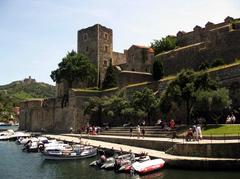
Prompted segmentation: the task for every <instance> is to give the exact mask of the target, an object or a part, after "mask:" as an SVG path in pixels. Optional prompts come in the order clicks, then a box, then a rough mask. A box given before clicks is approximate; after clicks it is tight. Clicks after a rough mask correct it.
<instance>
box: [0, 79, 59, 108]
mask: <svg viewBox="0 0 240 179" xmlns="http://www.w3.org/2000/svg"><path fill="white" fill-rule="evenodd" d="M54 94H55V87H54V86H52V85H49V84H46V83H38V82H35V81H34V82H24V81H15V82H12V83H10V84H7V85H3V86H0V105H2V106H4V108H11V106H14V105H18V103H19V102H20V101H23V100H27V99H32V98H51V97H54ZM0 107H1V106H0Z"/></svg>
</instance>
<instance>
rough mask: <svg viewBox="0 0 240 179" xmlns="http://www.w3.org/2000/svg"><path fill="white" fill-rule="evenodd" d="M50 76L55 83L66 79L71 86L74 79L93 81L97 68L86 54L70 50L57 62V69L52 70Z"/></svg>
mask: <svg viewBox="0 0 240 179" xmlns="http://www.w3.org/2000/svg"><path fill="white" fill-rule="evenodd" d="M50 76H51V78H52V80H53V81H54V82H57V83H60V82H62V81H63V80H66V81H67V82H68V85H69V87H70V88H71V87H72V83H73V82H74V81H75V80H79V81H81V82H86V83H92V82H95V81H96V76H97V69H96V67H95V65H94V64H93V63H91V62H90V61H89V59H88V58H87V57H86V56H84V55H82V54H78V53H76V52H75V51H73V50H72V51H71V52H68V54H67V55H66V57H64V58H63V59H62V61H61V62H60V63H59V64H58V69H56V70H54V71H52V73H51V75H50Z"/></svg>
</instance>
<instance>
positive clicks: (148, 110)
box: [130, 88, 159, 124]
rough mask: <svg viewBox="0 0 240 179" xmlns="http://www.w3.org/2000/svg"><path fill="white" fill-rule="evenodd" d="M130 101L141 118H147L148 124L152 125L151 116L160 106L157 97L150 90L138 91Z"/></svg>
mask: <svg viewBox="0 0 240 179" xmlns="http://www.w3.org/2000/svg"><path fill="white" fill-rule="evenodd" d="M130 101H131V105H132V106H133V108H134V109H135V111H136V113H137V114H138V115H139V117H145V116H146V117H147V122H148V124H151V123H152V120H151V117H152V116H151V115H154V114H155V112H156V111H157V109H158V105H159V100H158V98H156V97H155V95H154V93H153V91H152V90H150V89H148V88H144V89H143V90H142V91H136V92H134V93H133V95H132V96H131V100H130Z"/></svg>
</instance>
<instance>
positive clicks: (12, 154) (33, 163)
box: [0, 141, 240, 179]
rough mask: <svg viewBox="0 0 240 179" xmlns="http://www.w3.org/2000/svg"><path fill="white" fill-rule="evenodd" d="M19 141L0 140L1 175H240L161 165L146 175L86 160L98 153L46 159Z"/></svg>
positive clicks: (111, 178) (56, 178)
mask: <svg viewBox="0 0 240 179" xmlns="http://www.w3.org/2000/svg"><path fill="white" fill-rule="evenodd" d="M22 147H23V146H21V145H17V144H15V142H10V141H0V179H48V178H49V179H78V178H80V179H81V178H82V179H85V178H89V179H92V178H94V179H130V178H142V179H152V178H160V179H181V178H183V179H202V178H203V179H239V178H240V171H193V170H176V169H167V168H164V169H162V170H160V171H158V172H155V173H152V174H149V175H145V176H131V175H130V174H125V173H115V172H114V171H107V170H100V169H96V168H94V167H90V166H89V163H91V162H92V161H93V160H96V159H97V157H93V158H89V159H82V160H71V161H48V160H44V158H43V157H42V155H41V153H27V152H22Z"/></svg>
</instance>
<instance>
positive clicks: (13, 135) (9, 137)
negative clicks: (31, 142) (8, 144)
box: [0, 129, 31, 140]
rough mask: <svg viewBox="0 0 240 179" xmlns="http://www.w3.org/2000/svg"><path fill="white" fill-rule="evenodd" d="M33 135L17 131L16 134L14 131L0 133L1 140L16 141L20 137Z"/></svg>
mask: <svg viewBox="0 0 240 179" xmlns="http://www.w3.org/2000/svg"><path fill="white" fill-rule="evenodd" d="M30 136H31V134H29V133H25V132H21V131H17V132H14V131H13V130H11V129H9V130H7V131H4V132H1V133H0V140H16V139H17V138H19V137H30Z"/></svg>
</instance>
